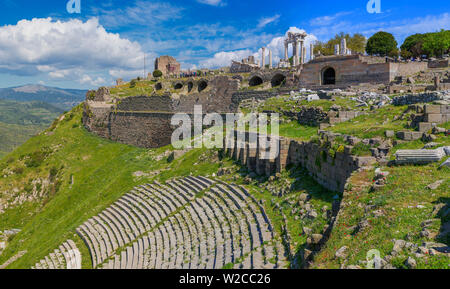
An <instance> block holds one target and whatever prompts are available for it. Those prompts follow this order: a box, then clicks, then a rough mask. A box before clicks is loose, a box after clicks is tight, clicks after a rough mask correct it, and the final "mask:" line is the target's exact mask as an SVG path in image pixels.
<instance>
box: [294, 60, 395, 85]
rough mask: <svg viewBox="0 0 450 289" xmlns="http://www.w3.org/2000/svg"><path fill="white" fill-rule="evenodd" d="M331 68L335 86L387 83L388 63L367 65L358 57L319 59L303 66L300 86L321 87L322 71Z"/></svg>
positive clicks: (388, 77)
mask: <svg viewBox="0 0 450 289" xmlns="http://www.w3.org/2000/svg"><path fill="white" fill-rule="evenodd" d="M328 67H331V68H333V69H334V70H335V72H336V85H356V84H359V83H388V82H389V81H390V74H389V63H377V62H374V63H372V64H369V63H367V62H364V61H363V58H362V56H359V55H343V56H334V57H321V58H317V59H315V60H312V61H310V62H309V63H307V64H305V65H304V66H303V70H302V72H301V74H300V84H301V85H303V86H312V85H321V84H322V73H323V71H324V70H325V69H326V68H328Z"/></svg>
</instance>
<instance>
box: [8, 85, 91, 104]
mask: <svg viewBox="0 0 450 289" xmlns="http://www.w3.org/2000/svg"><path fill="white" fill-rule="evenodd" d="M86 92H87V90H81V89H63V88H57V87H48V86H44V85H37V84H29V85H24V86H18V87H10V88H0V99H7V100H15V101H41V102H47V103H50V104H52V105H54V106H57V107H59V108H62V109H70V108H72V107H73V106H75V105H77V104H79V103H80V102H82V101H84V99H85V96H86Z"/></svg>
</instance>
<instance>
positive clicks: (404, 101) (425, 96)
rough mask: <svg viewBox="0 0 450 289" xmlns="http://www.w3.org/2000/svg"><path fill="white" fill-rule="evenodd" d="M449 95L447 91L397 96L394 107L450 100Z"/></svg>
mask: <svg viewBox="0 0 450 289" xmlns="http://www.w3.org/2000/svg"><path fill="white" fill-rule="evenodd" d="M448 96H449V93H448V92H447V91H436V92H425V93H413V94H406V95H401V96H397V97H395V98H394V99H393V100H392V104H393V105H409V104H415V103H427V102H433V101H437V100H445V99H448Z"/></svg>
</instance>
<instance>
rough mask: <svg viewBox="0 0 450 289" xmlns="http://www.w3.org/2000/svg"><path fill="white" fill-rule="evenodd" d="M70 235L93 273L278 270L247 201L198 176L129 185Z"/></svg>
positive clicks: (262, 220) (54, 258)
mask: <svg viewBox="0 0 450 289" xmlns="http://www.w3.org/2000/svg"><path fill="white" fill-rule="evenodd" d="M200 193H201V194H200ZM76 231H77V233H78V235H79V236H80V237H81V238H82V239H83V240H84V242H85V244H86V246H87V247H88V249H89V252H90V255H91V260H92V264H93V267H94V268H103V269H168V268H179V269H203V268H207V269H217V268H223V267H224V266H225V265H228V264H236V265H235V267H236V268H245V269H250V268H279V267H281V266H282V265H283V263H282V262H284V260H285V258H284V256H283V255H280V254H282V253H283V252H281V251H280V250H279V249H278V248H277V247H275V246H274V244H278V243H279V242H276V241H274V234H273V230H272V225H271V224H270V221H269V219H268V217H267V216H266V214H265V212H264V209H263V208H262V206H261V205H260V204H258V202H257V201H256V200H255V199H254V198H253V197H252V195H251V194H249V193H248V192H247V191H246V190H245V188H243V187H239V186H235V185H229V184H226V183H222V182H218V181H216V180H211V179H208V178H205V177H186V178H183V179H175V180H171V181H167V182H166V183H165V184H160V183H157V182H155V183H153V184H147V185H144V186H139V187H136V188H135V189H133V190H132V191H131V192H129V193H127V194H125V195H124V196H123V197H121V198H120V199H119V200H117V201H116V202H114V204H112V205H111V206H110V207H108V208H107V209H105V210H104V211H103V212H101V213H100V214H99V215H98V216H95V217H92V218H91V219H89V220H88V221H86V222H85V223H84V224H82V225H81V226H80V227H78V228H77V230H76ZM64 257H65V255H64V254H63V253H62V252H57V251H55V252H53V253H52V254H50V255H49V256H48V257H47V258H46V259H44V260H43V261H41V262H39V263H38V264H36V266H35V267H36V268H59V267H60V265H59V264H60V263H64ZM61 260H62V261H61ZM272 260H277V261H279V262H277V264H272V263H271V262H270V261H272ZM272 262H273V261H272Z"/></svg>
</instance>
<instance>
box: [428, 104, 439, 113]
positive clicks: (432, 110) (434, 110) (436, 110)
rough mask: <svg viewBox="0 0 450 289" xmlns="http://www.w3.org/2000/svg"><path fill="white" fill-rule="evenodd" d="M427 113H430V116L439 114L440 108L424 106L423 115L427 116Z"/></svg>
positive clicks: (437, 106)
mask: <svg viewBox="0 0 450 289" xmlns="http://www.w3.org/2000/svg"><path fill="white" fill-rule="evenodd" d="M428 113H432V114H436V113H441V106H439V105H430V104H427V105H425V114H428Z"/></svg>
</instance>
